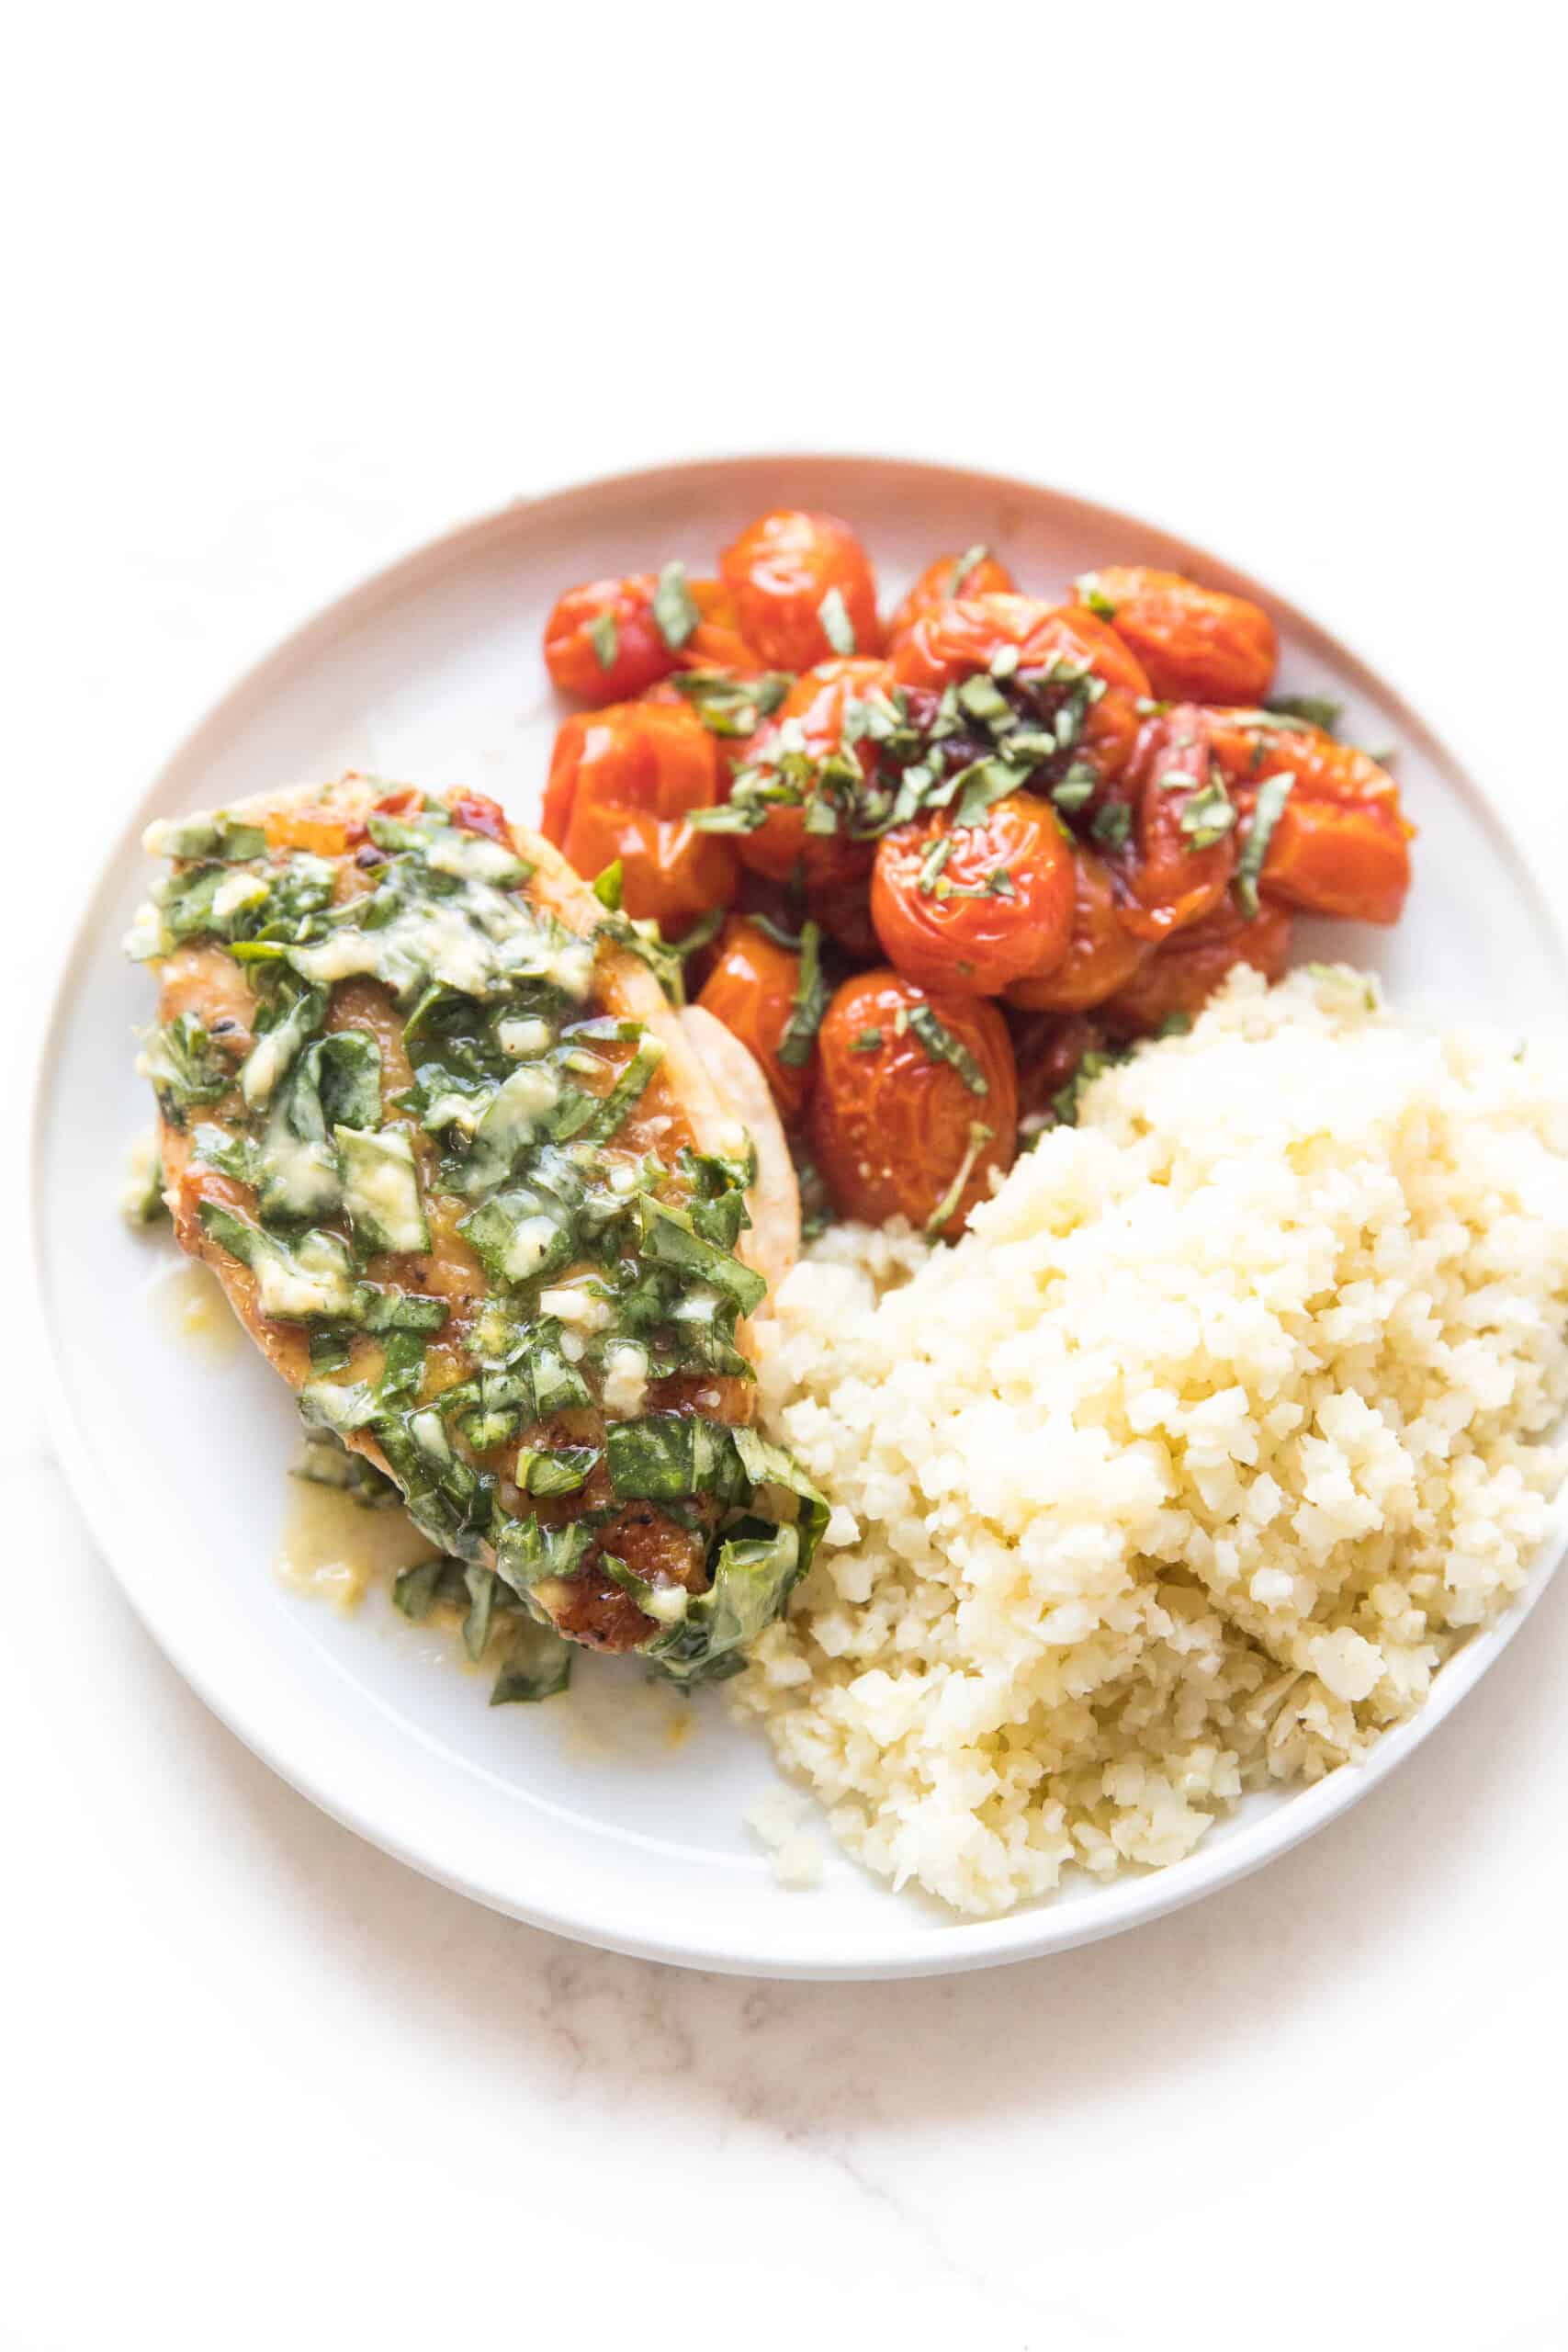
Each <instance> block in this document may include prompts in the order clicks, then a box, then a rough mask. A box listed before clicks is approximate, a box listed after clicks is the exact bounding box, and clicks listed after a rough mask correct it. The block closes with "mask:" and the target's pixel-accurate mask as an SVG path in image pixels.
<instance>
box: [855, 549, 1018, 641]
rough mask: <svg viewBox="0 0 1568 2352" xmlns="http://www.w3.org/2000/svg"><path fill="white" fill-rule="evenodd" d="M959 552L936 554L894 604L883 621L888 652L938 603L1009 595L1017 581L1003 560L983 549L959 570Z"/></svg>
mask: <svg viewBox="0 0 1568 2352" xmlns="http://www.w3.org/2000/svg"><path fill="white" fill-rule="evenodd" d="M963 563H964V557H963V556H962V555H939V556H938V558H937V560H936V561H935V562H934V563H928V564H927V566H926V568H925V570H924V571H922V572H921V574H920V576H919V579H918V580H917V581H916V582H915V584H914V586H913V587H912V588H911V589H910V590H909V591H908V594H907V595H906V596H905V597H904V598H903V599H902V601H901V602H900V603H899V604H898V605H896V606H895V607H894V612H893V617H892V619H891V620H890V621H889V622H888V624H887V650H888V651H889V652H890V653H891V652H892V650H893V649H894V647H895V646H896V645H897V644H898V642H899V640H900V639H903V638H906V637H908V634H909V631H910V630H911V629H912V628H914V626H915V623H916V622H917V621H921V620H924V619H925V617H926V615H927V614H928V613H934V612H935V611H936V610H937V608H938V606H939V605H951V604H952V603H953V601H954V600H955V599H956V598H957V597H959V596H1010V595H1013V594H1016V592H1017V587H1018V583H1017V582H1016V581H1015V580H1014V578H1013V576H1012V574H1011V572H1010V571H1009V570H1008V568H1007V566H1006V564H1005V563H998V561H997V559H996V557H995V556H994V555H992V554H991V553H990V551H989V549H988V548H987V550H986V552H985V553H984V554H982V555H981V556H979V557H978V558H977V560H976V561H975V562H974V563H972V564H970V565H968V566H967V567H966V568H965V569H964V571H962V572H961V571H960V569H959V567H960V566H961V565H963Z"/></svg>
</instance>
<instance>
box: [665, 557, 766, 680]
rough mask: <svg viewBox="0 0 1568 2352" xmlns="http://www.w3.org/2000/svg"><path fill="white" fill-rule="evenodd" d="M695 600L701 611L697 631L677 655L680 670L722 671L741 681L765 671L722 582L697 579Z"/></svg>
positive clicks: (698, 610)
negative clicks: (742, 630) (746, 637)
mask: <svg viewBox="0 0 1568 2352" xmlns="http://www.w3.org/2000/svg"><path fill="white" fill-rule="evenodd" d="M690 592H691V598H692V602H693V604H694V605H695V606H696V608H697V614H698V620H697V625H696V628H694V630H693V631H692V634H691V636H690V637H689V638H688V639H686V642H685V643H684V645H682V648H681V650H680V651H679V652H678V653H677V654H676V656H675V667H676V668H677V669H680V670H722V671H724V672H725V673H727V675H728V676H730V677H737V678H746V677H754V676H755V675H756V673H758V672H759V671H760V670H761V668H762V663H761V662H760V661H759V659H758V657H757V654H756V652H755V650H753V648H752V647H751V646H750V645H749V644H748V643H747V641H746V639H745V638H744V637H743V636H742V635H741V632H740V616H739V613H738V612H737V610H736V606H735V598H734V596H733V595H732V594H731V593H730V591H729V589H728V587H726V585H725V583H724V582H723V581H722V580H694V581H692V582H690Z"/></svg>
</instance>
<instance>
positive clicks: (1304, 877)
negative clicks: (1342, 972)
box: [1258, 792, 1410, 923]
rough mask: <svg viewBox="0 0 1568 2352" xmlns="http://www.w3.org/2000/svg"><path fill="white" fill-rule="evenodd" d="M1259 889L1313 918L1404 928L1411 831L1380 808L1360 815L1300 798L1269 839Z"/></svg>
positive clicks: (1285, 812) (1277, 822)
mask: <svg viewBox="0 0 1568 2352" xmlns="http://www.w3.org/2000/svg"><path fill="white" fill-rule="evenodd" d="M1409 888H1410V844H1409V842H1408V841H1407V840H1406V838H1405V831H1404V827H1403V826H1402V825H1401V824H1400V822H1399V820H1398V819H1397V818H1396V817H1394V816H1393V815H1392V814H1391V813H1390V811H1389V810H1388V809H1386V808H1383V807H1380V806H1377V805H1375V804H1374V805H1373V806H1371V807H1368V808H1364V809H1355V808H1349V807H1347V806H1344V805H1342V804H1341V803H1339V802H1337V801H1330V800H1305V799H1301V800H1298V799H1297V797H1296V795H1295V793H1294V792H1292V795H1291V797H1290V798H1289V799H1288V800H1287V801H1286V803H1285V805H1284V807H1283V808H1282V809H1280V814H1279V816H1278V817H1277V818H1276V820H1275V822H1274V829H1273V831H1272V832H1271V833H1270V834H1269V846H1268V848H1267V850H1266V851H1265V853H1264V857H1263V870H1262V872H1261V873H1260V874H1259V876H1258V889H1259V890H1260V891H1261V892H1262V894H1263V896H1264V897H1265V898H1266V899H1284V900H1285V901H1286V902H1287V904H1288V905H1290V906H1292V907H1302V908H1304V910H1306V912H1307V913H1308V914H1314V915H1341V916H1348V917H1350V918H1352V919H1353V920H1354V921H1356V922H1383V923H1389V922H1398V921H1399V918H1400V915H1401V913H1402V912H1403V910H1404V898H1405V893H1406V891H1407V890H1408V889H1409Z"/></svg>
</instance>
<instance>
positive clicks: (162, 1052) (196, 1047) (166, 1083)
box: [140, 1012, 234, 1127]
mask: <svg viewBox="0 0 1568 2352" xmlns="http://www.w3.org/2000/svg"><path fill="white" fill-rule="evenodd" d="M140 1068H141V1074H142V1076H143V1077H144V1078H146V1079H148V1080H151V1082H152V1091H153V1092H154V1093H155V1094H156V1096H157V1098H158V1108H159V1109H160V1111H162V1113H163V1114H164V1118H165V1119H167V1121H168V1122H169V1125H171V1126H172V1127H183V1126H184V1125H185V1123H186V1114H187V1113H189V1112H190V1111H192V1110H194V1109H195V1108H196V1107H197V1105H198V1104H200V1103H216V1102H218V1101H219V1100H220V1097H221V1096H223V1095H225V1094H227V1093H228V1091H229V1089H230V1088H231V1086H232V1085H233V1083H234V1065H233V1063H232V1061H231V1060H230V1059H229V1057H227V1055H226V1054H225V1053H224V1052H223V1049H222V1046H221V1045H220V1043H219V1041H218V1040H217V1039H215V1038H214V1037H213V1036H212V1035H210V1033H209V1031H208V1030H206V1029H205V1028H204V1027H203V1026H202V1024H201V1023H200V1022H199V1021H198V1020H197V1017H196V1015H195V1013H194V1012H181V1013H176V1015H175V1018H174V1020H173V1021H165V1022H164V1023H163V1025H162V1026H161V1027H160V1028H157V1029H152V1030H150V1031H149V1032H148V1035H147V1039H146V1043H145V1046H144V1048H143V1051H142V1055H141V1063H140Z"/></svg>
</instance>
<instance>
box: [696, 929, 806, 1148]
mask: <svg viewBox="0 0 1568 2352" xmlns="http://www.w3.org/2000/svg"><path fill="white" fill-rule="evenodd" d="M799 986H800V957H799V956H796V955H794V954H792V953H791V951H790V950H789V949H788V948H787V947H781V946H780V945H779V944H778V943H777V941H776V940H773V939H770V938H769V937H768V935H767V933H765V932H763V931H759V929H758V928H757V925H756V924H755V923H754V922H746V921H744V919H742V918H739V917H737V918H735V919H734V920H732V921H731V922H727V923H726V924H725V926H724V931H723V933H722V935H721V937H720V939H719V943H718V954H717V956H716V960H715V963H714V966H713V969H712V970H711V971H710V972H709V974H708V976H707V978H706V979H705V981H704V983H703V985H702V988H701V989H700V991H699V992H698V995H697V1000H696V1001H697V1002H698V1003H699V1004H700V1005H702V1006H703V1007H705V1010H706V1011H707V1012H711V1013H712V1014H713V1016H714V1018H715V1020H716V1021H722V1022H723V1023H724V1025H725V1027H726V1028H727V1029H728V1031H729V1032H730V1033H731V1035H733V1036H736V1037H739V1040H740V1042H741V1044H742V1045H743V1046H749V1047H750V1051H751V1052H752V1053H753V1054H754V1055H755V1056H756V1057H757V1060H758V1062H759V1064H760V1065H761V1070H762V1074H763V1076H764V1077H765V1078H766V1080H767V1081H768V1084H769V1086H770V1087H771V1088H772V1089H773V1100H774V1102H775V1103H777V1104H778V1106H779V1116H780V1117H781V1118H782V1119H784V1121H785V1122H786V1123H788V1124H790V1125H793V1124H794V1123H795V1120H797V1119H798V1118H799V1116H800V1114H801V1113H802V1111H804V1109H805V1108H806V1103H807V1097H808V1095H809V1094H810V1092H811V1081H812V1078H813V1076H814V1074H815V1069H816V1059H817V1056H816V1047H815V1046H813V1047H812V1050H811V1053H810V1055H809V1056H808V1057H807V1060H806V1061H805V1062H804V1063H795V1062H786V1061H782V1060H781V1059H780V1057H779V1046H780V1045H781V1044H782V1043H783V1041H784V1032H785V1030H786V1029H787V1028H788V1026H789V1023H790V1019H791V1016H792V1015H793V1013H794V1012H795V993H796V990H797V989H799Z"/></svg>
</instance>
